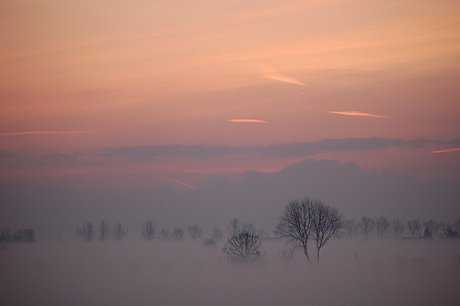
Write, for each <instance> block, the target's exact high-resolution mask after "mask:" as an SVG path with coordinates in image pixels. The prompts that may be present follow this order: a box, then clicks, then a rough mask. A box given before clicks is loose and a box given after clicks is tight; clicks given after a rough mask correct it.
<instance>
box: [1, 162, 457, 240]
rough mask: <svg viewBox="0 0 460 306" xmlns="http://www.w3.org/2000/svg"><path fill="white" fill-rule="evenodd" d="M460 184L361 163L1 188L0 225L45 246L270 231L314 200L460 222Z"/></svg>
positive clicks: (347, 213) (350, 210)
mask: <svg viewBox="0 0 460 306" xmlns="http://www.w3.org/2000/svg"><path fill="white" fill-rule="evenodd" d="M458 186H460V181H459V179H432V180H421V179H417V178H414V177H407V176H398V175H394V174H391V173H389V172H384V173H378V172H367V171H362V170H361V169H360V168H359V167H358V166H357V165H356V164H353V163H344V164H340V163H339V162H337V161H334V160H320V161H316V160H312V159H310V160H305V161H303V162H301V163H299V164H295V165H292V166H289V167H287V168H285V169H283V170H281V171H279V172H273V173H260V172H256V171H247V172H245V173H244V176H243V178H242V179H241V180H236V181H230V180H228V179H227V178H225V177H219V176H214V177H211V178H209V179H208V180H207V181H206V182H204V183H202V184H201V185H200V186H199V187H198V188H197V189H196V190H195V189H191V188H187V187H185V186H182V185H179V184H174V183H171V184H169V185H164V186H163V187H160V188H158V187H151V188H149V187H125V188H123V187H121V188H120V187H117V188H107V187H105V188H104V187H97V186H96V187H94V188H92V187H69V186H59V185H57V186H46V185H45V186H28V185H11V184H1V185H0V188H1V193H0V200H1V201H2V203H3V204H2V205H1V206H0V224H2V225H3V226H11V227H30V228H33V229H35V231H36V233H37V237H38V239H39V240H41V241H58V240H61V241H68V240H76V239H77V237H76V235H75V228H76V227H77V226H80V225H81V224H82V223H83V222H86V221H92V222H93V223H98V222H99V221H101V220H105V221H107V222H109V223H115V222H122V223H123V224H125V225H126V226H127V227H128V230H129V231H130V232H131V234H130V235H128V238H133V237H134V239H137V237H139V236H140V233H139V231H140V226H141V223H142V222H143V221H144V220H146V219H153V220H154V221H155V223H156V224H157V227H158V228H162V227H170V228H173V227H185V226H187V225H189V224H198V225H200V226H201V227H203V228H205V229H207V230H211V229H212V228H213V227H220V228H222V229H225V228H226V227H227V225H228V223H229V221H230V220H231V219H232V218H234V217H236V218H238V219H240V220H241V221H242V222H246V223H253V224H254V225H256V226H257V227H263V228H264V229H265V230H266V231H268V232H271V231H272V230H273V229H274V228H275V226H276V224H277V223H278V219H279V216H280V214H281V212H282V210H283V208H284V205H286V204H287V203H288V202H289V201H290V200H291V199H302V198H304V197H312V198H317V199H318V200H321V201H324V202H325V203H326V204H327V205H330V206H333V207H336V208H337V209H339V211H340V212H341V213H343V214H344V217H346V218H352V219H356V220H358V219H359V218H361V217H363V216H370V217H379V216H385V217H387V218H390V219H394V218H399V219H401V220H407V219H413V218H416V219H430V218H432V219H435V220H437V221H443V222H446V223H449V222H453V221H455V220H456V218H457V216H460V206H458V203H459V200H460V188H459V187H458Z"/></svg>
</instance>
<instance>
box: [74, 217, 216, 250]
mask: <svg viewBox="0 0 460 306" xmlns="http://www.w3.org/2000/svg"><path fill="white" fill-rule="evenodd" d="M76 233H77V235H78V236H79V237H80V238H81V239H83V240H84V241H88V242H89V241H93V240H94V239H95V238H97V239H99V240H100V241H106V240H108V239H109V238H110V236H112V238H113V239H114V240H117V241H119V240H122V239H123V238H124V237H125V236H126V235H127V234H128V229H127V228H126V227H124V226H123V225H122V224H121V223H120V222H117V223H115V225H114V226H113V227H111V226H110V225H109V223H107V222H105V221H101V222H100V223H99V225H98V226H97V227H96V226H95V225H93V223H92V222H90V221H87V222H86V223H84V224H83V225H82V226H80V227H77V229H76ZM187 233H188V236H189V237H190V239H191V240H198V239H200V238H201V237H202V235H203V230H202V228H200V227H199V226H198V225H196V224H194V225H189V226H188V227H187ZM141 235H142V237H143V238H144V239H145V240H148V241H150V240H153V239H155V238H158V239H160V240H164V241H167V240H173V241H180V240H184V239H185V231H184V229H183V228H180V227H176V228H174V229H173V230H172V231H171V230H170V229H169V228H162V229H161V230H160V231H157V230H156V225H155V223H154V222H153V221H152V220H147V221H144V222H143V223H142V225H141ZM222 236H223V233H222V231H221V230H220V229H219V228H213V230H212V233H211V238H209V239H205V243H206V242H207V244H213V243H212V242H211V241H210V240H213V241H214V242H216V241H218V240H220V239H222Z"/></svg>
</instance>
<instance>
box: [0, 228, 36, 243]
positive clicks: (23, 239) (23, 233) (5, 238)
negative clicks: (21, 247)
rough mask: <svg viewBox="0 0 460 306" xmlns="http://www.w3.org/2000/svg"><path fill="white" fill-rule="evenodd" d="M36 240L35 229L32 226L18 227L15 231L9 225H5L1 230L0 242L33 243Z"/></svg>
mask: <svg viewBox="0 0 460 306" xmlns="http://www.w3.org/2000/svg"><path fill="white" fill-rule="evenodd" d="M31 242H35V231H34V230H33V229H30V228H24V229H21V228H18V229H17V230H15V231H13V230H11V229H10V228H9V227H4V228H2V230H1V231H0V243H3V244H7V243H31Z"/></svg>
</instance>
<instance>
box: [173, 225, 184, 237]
mask: <svg viewBox="0 0 460 306" xmlns="http://www.w3.org/2000/svg"><path fill="white" fill-rule="evenodd" d="M172 238H173V239H174V240H182V239H183V238H184V229H183V228H180V227H176V228H175V229H174V230H173V232H172Z"/></svg>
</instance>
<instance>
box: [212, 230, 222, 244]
mask: <svg viewBox="0 0 460 306" xmlns="http://www.w3.org/2000/svg"><path fill="white" fill-rule="evenodd" d="M222 236H223V233H222V230H221V229H219V228H217V227H215V228H213V229H212V233H211V237H212V239H214V240H216V241H219V240H221V239H222Z"/></svg>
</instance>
